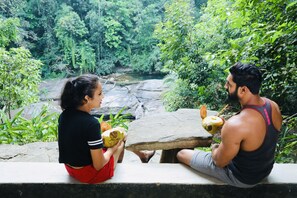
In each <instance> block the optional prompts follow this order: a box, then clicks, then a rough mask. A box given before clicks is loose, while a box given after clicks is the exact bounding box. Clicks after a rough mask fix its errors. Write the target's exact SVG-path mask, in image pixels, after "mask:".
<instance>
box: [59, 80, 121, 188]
mask: <svg viewBox="0 0 297 198" xmlns="http://www.w3.org/2000/svg"><path fill="white" fill-rule="evenodd" d="M102 99H103V93H102V86H101V84H100V82H99V78H98V77H97V76H95V75H81V76H79V77H77V78H75V79H72V80H68V81H67V82H66V84H65V87H64V90H63V92H62V95H61V104H60V105H61V108H62V110H63V112H62V113H61V115H60V117H59V126H58V145H59V162H60V163H64V164H65V167H66V170H67V171H68V173H69V175H71V176H72V177H74V178H75V179H77V180H79V181H80V182H84V183H99V182H103V181H105V180H107V179H109V178H111V177H112V176H113V174H114V169H115V167H116V164H117V161H118V160H119V161H121V160H122V159H119V156H120V154H121V153H122V152H123V150H124V143H123V141H120V142H119V143H118V144H117V145H115V146H114V147H112V148H108V149H105V148H103V141H102V137H101V133H100V124H99V122H98V120H97V119H96V118H95V117H94V116H92V115H90V111H91V110H92V109H93V108H99V107H100V105H101V102H102ZM121 156H123V155H121Z"/></svg>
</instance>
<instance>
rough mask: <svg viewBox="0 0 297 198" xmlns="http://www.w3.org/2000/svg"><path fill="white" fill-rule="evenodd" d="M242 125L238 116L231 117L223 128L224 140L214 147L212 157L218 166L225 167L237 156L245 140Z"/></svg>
mask: <svg viewBox="0 0 297 198" xmlns="http://www.w3.org/2000/svg"><path fill="white" fill-rule="evenodd" d="M242 127H243V126H242V125H241V124H240V121H239V120H238V118H236V117H234V118H232V119H229V120H228V122H226V123H225V125H224V126H223V128H222V131H221V137H222V141H221V143H220V144H219V145H214V146H213V147H212V158H213V160H214V162H215V164H216V165H217V166H218V167H225V166H226V165H228V164H229V163H230V161H231V160H232V159H233V158H234V157H235V156H236V154H237V153H238V151H239V149H240V143H241V141H242V140H243V137H242V134H243V133H241V131H240V130H241V129H242Z"/></svg>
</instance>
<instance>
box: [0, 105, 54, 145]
mask: <svg viewBox="0 0 297 198" xmlns="http://www.w3.org/2000/svg"><path fill="white" fill-rule="evenodd" d="M22 112H23V110H20V111H19V112H18V113H16V115H15V116H14V118H13V119H10V118H9V116H7V114H6V113H5V112H4V111H3V110H0V115H1V122H0V144H26V143H30V142H37V141H57V137H58V134H57V131H58V127H57V124H58V114H57V113H51V114H49V113H48V108H47V106H43V108H42V111H41V112H40V113H39V114H38V115H36V116H34V117H32V118H31V119H26V118H23V117H22V116H21V114H22Z"/></svg>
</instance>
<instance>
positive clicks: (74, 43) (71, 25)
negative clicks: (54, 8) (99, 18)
mask: <svg viewBox="0 0 297 198" xmlns="http://www.w3.org/2000/svg"><path fill="white" fill-rule="evenodd" d="M55 30H56V36H57V38H58V40H59V42H60V45H61V48H62V49H61V50H62V52H63V53H64V58H63V60H64V62H65V63H66V64H68V65H70V66H71V67H72V69H74V70H78V71H79V72H80V73H81V72H82V71H83V70H84V71H91V70H92V69H94V55H93V50H91V49H90V47H89V44H88V42H87V41H85V40H84V36H85V35H86V34H88V29H87V28H86V26H85V23H84V21H82V20H81V19H80V17H79V15H78V14H77V13H76V12H74V11H73V9H72V8H71V7H70V6H67V5H65V4H62V5H61V10H60V12H59V14H58V15H57V23H56V27H55ZM84 44H86V45H84ZM86 53H87V54H88V56H90V58H89V59H88V60H89V61H88V63H90V64H89V65H86V64H85V63H86V62H85V61H86V56H85V55H86ZM82 68H84V69H82Z"/></svg>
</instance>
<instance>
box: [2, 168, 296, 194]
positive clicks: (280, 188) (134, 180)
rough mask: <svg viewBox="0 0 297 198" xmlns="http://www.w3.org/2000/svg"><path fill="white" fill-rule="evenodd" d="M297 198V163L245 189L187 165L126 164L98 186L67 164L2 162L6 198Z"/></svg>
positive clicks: (275, 170)
mask: <svg viewBox="0 0 297 198" xmlns="http://www.w3.org/2000/svg"><path fill="white" fill-rule="evenodd" d="M165 196H167V197H170V198H171V197H240V198H241V197H253V198H254V197H261V198H263V197H269V198H273V197H282V198H285V197H292V198H293V197H297V164H276V165H275V167H274V169H273V171H272V173H271V174H270V176H269V177H268V178H267V179H265V180H264V181H263V182H262V183H261V184H259V185H258V186H256V187H254V188H251V189H241V188H235V187H232V186H229V185H227V184H225V183H223V182H221V181H219V180H217V179H215V178H212V177H208V176H206V175H204V174H202V173H198V172H196V171H194V170H192V169H190V168H189V167H187V166H185V165H182V164H158V163H148V164H141V163H122V164H118V166H117V168H116V172H115V175H114V177H113V178H112V179H110V180H108V181H106V182H104V183H101V184H96V185H87V184H82V183H79V182H77V181H75V180H74V179H72V178H71V177H70V176H69V175H68V174H67V172H66V170H65V168H64V165H62V164H58V163H40V162H1V163H0V197H5V198H10V197H30V198H34V197H38V198H47V197H51V198H58V197H71V198H78V197H92V198H93V197H106V198H112V197H131V198H133V197H137V198H142V197H165Z"/></svg>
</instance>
